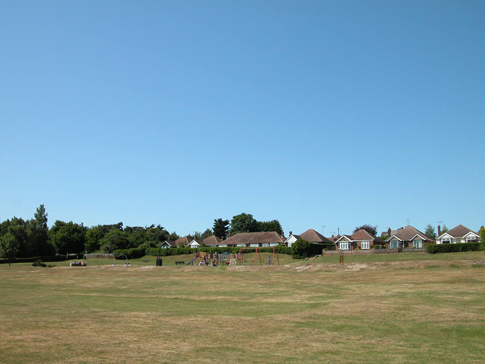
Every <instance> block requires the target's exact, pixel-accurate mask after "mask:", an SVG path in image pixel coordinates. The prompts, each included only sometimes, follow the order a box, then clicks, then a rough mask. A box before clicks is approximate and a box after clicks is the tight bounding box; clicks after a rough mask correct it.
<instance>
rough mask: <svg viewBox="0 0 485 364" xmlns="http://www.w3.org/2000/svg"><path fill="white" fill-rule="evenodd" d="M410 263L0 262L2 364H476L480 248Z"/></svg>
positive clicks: (484, 315)
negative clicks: (71, 264) (72, 264)
mask: <svg viewBox="0 0 485 364" xmlns="http://www.w3.org/2000/svg"><path fill="white" fill-rule="evenodd" d="M396 255H397V254H396ZM404 255H405V254H402V256H404ZM406 256H407V257H408V259H403V258H402V257H399V258H398V257H391V256H390V255H389V256H387V255H385V256H381V255H379V256H376V257H380V258H381V259H380V260H375V259H374V260H372V259H371V260H369V256H353V257H352V259H354V261H351V262H349V260H348V259H346V261H345V264H344V265H342V266H341V265H340V264H338V262H339V261H338V257H337V259H335V260H331V259H327V258H329V257H322V258H317V259H315V260H313V261H293V260H292V259H291V258H289V257H286V258H282V257H280V258H281V259H282V260H283V261H284V263H285V264H282V265H280V266H258V265H256V266H246V267H191V266H190V267H188V266H185V267H184V266H175V265H174V262H175V261H176V260H183V259H181V257H166V259H164V266H163V267H154V265H155V262H154V257H153V262H152V261H149V262H148V263H147V262H144V260H143V258H142V259H139V260H132V261H130V262H131V263H132V264H133V265H132V266H131V267H124V266H122V265H118V264H117V265H116V266H115V267H112V266H111V263H112V262H111V261H108V262H106V260H102V259H101V260H95V259H92V260H91V259H89V260H88V262H89V266H88V267H85V268H82V267H67V262H61V263H63V264H64V263H65V264H66V265H64V266H61V265H59V266H58V267H55V268H40V267H32V266H31V265H27V264H14V265H12V267H8V265H6V264H2V265H0V292H1V294H2V296H1V299H0V323H1V330H0V363H154V362H156V363H200V362H206V363H228V362H233V363H482V362H483V352H485V341H484V340H483V338H484V337H485V308H484V307H485V306H484V305H483V297H485V283H484V282H485V269H474V267H483V266H484V261H485V253H484V252H467V253H454V254H435V255H427V254H425V255H421V254H406ZM359 257H360V258H362V259H360V260H359V259H358V258H359ZM423 257H426V258H428V259H422V258H423ZM439 257H441V259H439ZM332 258H334V257H332ZM346 258H347V257H346ZM373 258H375V257H373ZM318 260H320V261H318ZM103 263H104V264H103ZM165 263H166V265H165ZM403 268H404V269H403ZM457 268H459V269H457Z"/></svg>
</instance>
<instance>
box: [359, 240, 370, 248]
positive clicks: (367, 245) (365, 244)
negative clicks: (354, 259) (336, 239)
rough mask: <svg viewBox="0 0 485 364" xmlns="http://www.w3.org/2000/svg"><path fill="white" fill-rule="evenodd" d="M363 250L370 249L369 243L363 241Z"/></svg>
mask: <svg viewBox="0 0 485 364" xmlns="http://www.w3.org/2000/svg"><path fill="white" fill-rule="evenodd" d="M360 247H361V249H369V242H368V241H363V242H362V244H361V245H360Z"/></svg>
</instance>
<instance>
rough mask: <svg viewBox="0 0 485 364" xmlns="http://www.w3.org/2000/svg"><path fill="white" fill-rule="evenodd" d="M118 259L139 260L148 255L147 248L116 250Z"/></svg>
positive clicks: (114, 253) (115, 254)
mask: <svg viewBox="0 0 485 364" xmlns="http://www.w3.org/2000/svg"><path fill="white" fill-rule="evenodd" d="M113 255H114V256H115V258H116V259H125V257H126V258H128V259H138V258H141V257H144V256H145V255H146V253H145V248H131V249H116V250H115V251H113Z"/></svg>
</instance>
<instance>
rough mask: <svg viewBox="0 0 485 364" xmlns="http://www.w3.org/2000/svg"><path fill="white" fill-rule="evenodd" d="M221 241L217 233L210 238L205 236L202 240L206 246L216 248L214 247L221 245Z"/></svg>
mask: <svg viewBox="0 0 485 364" xmlns="http://www.w3.org/2000/svg"><path fill="white" fill-rule="evenodd" d="M221 241H222V239H221V238H218V237H217V236H215V235H211V236H209V237H208V238H205V239H204V240H202V243H204V245H205V246H208V247H212V248H214V247H217V246H219V244H220V243H221Z"/></svg>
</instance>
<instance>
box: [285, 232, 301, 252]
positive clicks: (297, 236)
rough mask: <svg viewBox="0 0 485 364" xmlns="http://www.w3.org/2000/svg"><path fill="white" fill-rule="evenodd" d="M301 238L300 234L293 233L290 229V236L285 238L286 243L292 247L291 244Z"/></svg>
mask: <svg viewBox="0 0 485 364" xmlns="http://www.w3.org/2000/svg"><path fill="white" fill-rule="evenodd" d="M298 239H300V235H296V234H293V232H292V231H290V236H289V237H288V239H286V240H285V242H284V244H285V245H286V246H287V247H289V248H291V246H292V245H293V244H294V243H295V242H296V241H297V240H298Z"/></svg>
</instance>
